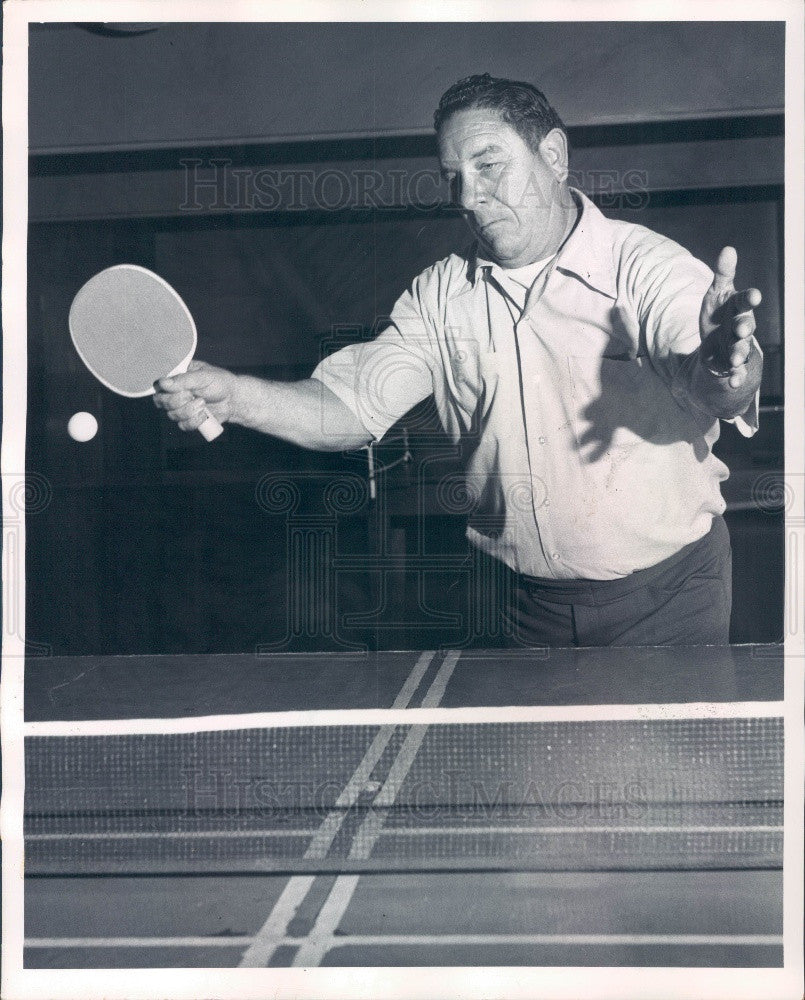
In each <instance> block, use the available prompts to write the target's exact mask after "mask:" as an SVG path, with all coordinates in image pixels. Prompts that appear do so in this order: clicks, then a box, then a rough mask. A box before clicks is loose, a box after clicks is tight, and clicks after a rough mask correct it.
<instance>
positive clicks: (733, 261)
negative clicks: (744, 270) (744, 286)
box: [712, 247, 738, 293]
mask: <svg viewBox="0 0 805 1000" xmlns="http://www.w3.org/2000/svg"><path fill="white" fill-rule="evenodd" d="M737 267H738V254H737V253H736V251H735V248H734V247H724V249H723V250H722V251H721V253H720V254H719V255H718V260H717V261H716V266H715V270H714V274H713V286H712V287H713V291H715V292H717V293H721V292H725V291H728V290H729V289H731V288H732V285H733V282H734V281H735V270H736V268H737Z"/></svg>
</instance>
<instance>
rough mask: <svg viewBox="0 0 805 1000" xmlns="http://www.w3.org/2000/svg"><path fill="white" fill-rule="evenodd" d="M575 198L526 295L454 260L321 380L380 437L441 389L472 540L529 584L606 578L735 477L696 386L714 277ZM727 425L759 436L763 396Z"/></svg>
mask: <svg viewBox="0 0 805 1000" xmlns="http://www.w3.org/2000/svg"><path fill="white" fill-rule="evenodd" d="M574 196H575V197H576V198H577V201H578V202H579V204H580V207H581V215H580V217H579V219H578V222H577V224H576V226H575V228H574V230H573V231H572V233H571V234H570V236H569V237H568V239H567V240H566V241H565V243H564V244H563V246H562V247H561V249H560V250H559V252H558V254H557V255H556V256H555V257H553V258H551V260H550V261H548V262H542V263H544V264H545V266H544V267H543V268H542V269H541V273H539V274H538V276H537V278H536V280H535V281H534V282H533V284H532V286H531V288H530V290H528V291H527V292H526V289H525V288H524V287H522V286H520V287H521V289H522V292H518V290H517V284H516V276H515V280H513V276H512V275H511V274H510V273H507V272H506V271H505V269H503V268H500V267H499V266H498V265H497V264H494V263H491V262H488V261H484V260H482V259H479V258H478V257H477V256H475V255H474V254H468V255H466V256H459V255H455V254H454V255H451V256H450V257H447V258H445V259H444V260H441V261H438V262H437V263H436V264H434V265H433V266H432V267H430V268H428V269H427V270H426V271H424V272H423V273H422V274H420V275H419V276H418V277H417V278H416V279H415V280H414V282H413V284H412V287H411V288H410V289H409V290H408V291H407V292H405V293H404V294H403V295H402V296H401V297H400V299H399V300H398V301H397V303H396V305H395V307H394V310H393V312H392V315H391V322H390V325H389V326H388V327H387V328H386V329H385V330H384V331H383V332H382V333H381V334H380V335H379V336H378V337H377V338H376V339H375V340H373V341H371V342H369V343H360V344H354V345H351V346H349V347H346V348H344V349H342V350H340V351H338V352H337V353H335V354H333V355H331V356H330V357H328V358H326V359H325V360H324V361H322V362H321V364H319V366H318V367H317V368H316V370H315V371H314V373H313V377H314V378H317V379H320V380H321V381H322V382H323V383H324V384H325V385H326V386H328V388H330V389H331V390H332V391H333V392H334V393H335V394H336V395H337V396H338V397H339V398H340V399H341V400H342V401H343V402H344V403H345V404H346V405H347V406H348V407H349V408H350V409H351V410H352V411H353V412H354V413H355V414H356V415H357V416H358V418H359V419H360V420H361V422H362V423H363V425H364V426H365V427H366V429H367V431H368V432H369V433H371V434H372V436H373V437H374V438H375V439H376V440H379V439H380V438H382V436H383V434H384V433H385V432H386V431H387V430H388V429H389V428H390V427H391V426H392V425H393V424H394V423H396V421H397V420H398V419H399V418H400V417H402V416H403V415H404V414H405V413H406V412H407V411H408V410H409V409H411V408H412V407H413V406H415V405H416V404H417V403H418V402H420V401H421V400H422V399H424V398H425V397H426V396H428V395H430V394H431V393H432V394H433V395H434V398H435V403H436V406H437V409H438V412H439V416H440V419H441V422H442V424H443V426H444V428H445V430H446V431H447V433H448V434H449V435H450V437H451V439H452V440H453V441H454V442H455V443H456V444H460V446H461V449H462V456H463V459H464V464H465V470H466V473H465V486H466V491H467V492H466V496H467V497H468V498H469V500H468V502H467V504H466V506H465V509H466V510H467V514H468V531H467V533H468V537H469V539H470V540H471V541H472V542H473V543H474V544H475V545H477V546H478V547H479V548H481V549H482V550H483V551H485V552H486V553H488V554H489V555H491V556H494V557H497V558H499V559H502V560H503V561H504V562H506V563H507V564H508V565H509V566H510V567H511V568H512V569H514V570H516V571H518V572H522V573H526V574H528V575H531V576H537V577H546V578H552V579H593V580H605V579H615V578H618V577H621V576H625V575H627V574H628V573H631V572H633V571H634V570H638V569H643V568H645V567H648V566H652V565H655V564H656V563H658V562H660V561H661V560H662V559H665V558H667V557H668V556H671V555H673V554H674V553H675V552H677V551H678V550H679V549H681V548H682V547H683V546H685V545H687V544H688V543H690V542H693V541H695V540H697V539H698V538H701V537H702V536H703V535H704V534H706V533H707V531H708V530H709V528H710V524H711V521H712V517H713V515H715V514H720V513H721V512H722V511H723V510H724V506H725V505H724V501H723V499H722V497H721V492H720V488H719V484H720V482H721V481H722V480H724V479H726V478H727V476H728V475H729V472H728V470H727V468H726V466H725V465H724V464H723V463H722V462H721V461H719V460H718V459H717V458H716V457H715V456H714V455H713V454H712V446H713V444H714V443H715V441H716V440H717V438H718V434H719V424H718V420H717V419H716V418H715V417H713V416H712V415H710V414H708V413H706V412H704V411H703V410H702V409H701V408H700V406H699V405H698V404H697V403H696V401H694V399H693V398H692V397H691V396H690V394H689V392H688V389H687V386H688V384H689V378H690V374H691V371H692V368H693V364H692V362H693V361H694V360H695V356H694V357H693V358H691V357H690V356H691V355H692V352H694V351H695V350H696V348H698V346H699V343H700V335H699V325H698V316H699V310H700V308H701V302H702V297H703V296H704V293H705V291H706V290H707V288H708V287H709V285H710V283H711V282H712V279H713V274H712V272H711V270H710V269H709V268H708V267H707V266H706V265H705V264H703V263H702V262H701V261H699V260H697V259H696V258H694V257H693V256H692V255H691V254H690V253H688V251H687V250H685V249H683V248H682V247H681V246H679V245H678V244H677V243H674V242H673V241H672V240H669V239H667V238H665V237H664V236H660V235H659V234H657V233H654V232H652V231H651V230H648V229H645V228H644V227H642V226H635V225H632V224H630V223H625V222H617V221H613V220H610V219H606V218H605V217H604V216H603V215H602V214H601V212H600V211H599V210H598V209H597V208H596V207H595V206H594V205H593V204H592V202H590V201H589V199H587V198H586V197H585V196H584V195H583V194H581V192H576V191H574ZM734 422H735V423H736V425H737V426H738V428H739V429H740V430H741V432H742V433H744V434H746V435H749V434H752V433H754V430H755V429H756V427H757V398H756V399H755V402H754V404H753V407H751V408H750V410H749V411H748V412H747V414H745V415H744V416H743V417H739V418H736V420H735V421H734ZM442 494H443V495H444V496H447V495H449V494H450V491H449V490H445V491H442ZM447 512H448V511H447V510H446V513H447Z"/></svg>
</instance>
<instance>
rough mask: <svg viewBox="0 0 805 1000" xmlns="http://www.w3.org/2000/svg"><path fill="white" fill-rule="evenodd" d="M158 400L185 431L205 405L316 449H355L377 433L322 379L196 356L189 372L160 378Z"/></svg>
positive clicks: (218, 414)
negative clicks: (267, 375)
mask: <svg viewBox="0 0 805 1000" xmlns="http://www.w3.org/2000/svg"><path fill="white" fill-rule="evenodd" d="M154 388H155V390H156V395H155V396H154V403H155V405H156V406H158V407H159V408H160V409H161V410H164V411H165V412H166V413H167V415H168V416H169V417H170V419H171V420H173V421H175V423H177V424H178V425H179V427H181V429H182V430H183V431H193V430H195V429H196V428H197V427H199V426H200V425H201V424H202V423H203V422H204V420H205V411H207V412H209V413H211V414H212V415H213V416H214V417H215V418H216V419H217V420H219V421H220V422H221V423H225V422H227V421H229V422H230V423H236V424H241V425H243V426H244V427H248V428H250V429H251V430H255V431H260V432H261V433H263V434H271V435H273V436H274V437H278V438H280V439H281V440H283V441H290V442H291V443H292V444H298V445H300V446H301V447H302V448H312V449H314V450H316V451H352V450H354V449H357V448H362V447H363V446H364V445H366V444H368V443H369V442H370V441H371V439H372V435H371V434H370V433H369V432H368V431H367V430H366V428H365V427H364V426H363V425H362V424H361V422H360V420H359V419H358V418H357V417H356V416H355V414H354V413H353V412H352V411H351V410H350V409H348V408H347V406H346V405H345V404H344V403H342V402H341V400H340V399H339V398H338V396H336V395H335V394H334V393H333V392H331V390H330V389H328V388H327V387H326V386H325V385H323V384H322V383H321V382H320V381H318V379H315V378H308V379H302V380H301V381H299V382H273V381H269V380H268V379H262V378H255V377H254V376H252V375H235V374H234V373H233V372H229V371H227V370H226V369H225V368H216V367H215V366H214V365H208V364H206V363H205V362H204V361H192V362H191V363H190V366H189V367H188V369H187V371H186V372H185V373H184V374H183V375H171V376H170V377H169V378H163V379H160V380H159V382H157V383H156V385H155V386H154Z"/></svg>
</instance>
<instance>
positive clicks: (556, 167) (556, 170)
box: [538, 128, 567, 183]
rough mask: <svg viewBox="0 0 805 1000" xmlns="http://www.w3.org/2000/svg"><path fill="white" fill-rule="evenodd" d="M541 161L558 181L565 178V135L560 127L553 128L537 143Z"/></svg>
mask: <svg viewBox="0 0 805 1000" xmlns="http://www.w3.org/2000/svg"><path fill="white" fill-rule="evenodd" d="M538 149H539V155H540V159H541V160H542V162H543V163H544V164H545V165H546V166H547V167H548V169H549V170H550V171H551V172H552V173H553V175H554V177H556V179H557V181H559V182H560V183H561V182H562V181H565V180H567V136H566V135H565V133H564V132H563V131H562V130H561V129H560V128H553V129H551V131H550V132H549V133H548V134H547V135H546V136H545V137H544V138H543V139H542V141H541V142H540V144H539V147H538Z"/></svg>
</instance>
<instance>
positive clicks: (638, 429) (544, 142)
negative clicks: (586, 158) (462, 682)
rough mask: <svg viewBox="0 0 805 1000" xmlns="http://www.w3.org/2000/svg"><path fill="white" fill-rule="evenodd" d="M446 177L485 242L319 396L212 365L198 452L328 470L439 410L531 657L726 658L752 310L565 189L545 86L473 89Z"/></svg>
mask: <svg viewBox="0 0 805 1000" xmlns="http://www.w3.org/2000/svg"><path fill="white" fill-rule="evenodd" d="M435 127H436V132H437V138H438V146H439V160H440V164H441V168H442V172H443V175H444V177H445V178H446V179H447V180H448V181H449V183H450V185H451V189H452V193H453V197H454V200H455V202H456V203H457V205H458V206H459V207H460V209H461V211H462V212H463V213H464V215H465V216H466V219H467V221H468V223H469V226H470V228H471V230H472V231H473V233H474V235H475V237H476V242H475V244H474V246H473V247H472V248H471V250H470V251H469V252H468V253H466V254H464V255H451V256H450V257H448V258H446V259H444V260H441V261H438V262H437V263H436V264H434V265H433V267H431V268H429V269H427V270H426V271H424V272H423V273H422V274H420V275H419V276H418V277H417V278H416V279H415V280H414V282H413V285H412V287H411V288H410V290H409V291H407V292H406V293H405V294H404V295H402V296H401V298H400V299H399V300H398V302H397V304H396V305H395V308H394V311H393V313H392V316H391V322H390V325H389V326H388V328H387V329H386V330H384V331H383V332H382V333H381V334H380V335H379V336H378V337H377V338H376V339H375V340H374V341H372V342H371V343H369V344H357V345H353V346H350V347H347V348H345V349H343V350H341V351H339V352H337V353H336V354H335V355H333V356H332V357H330V358H327V359H326V360H325V361H323V362H322V363H321V364H320V365H319V366H318V367H317V368H316V370H315V371H314V372H313V375H312V377H311V378H310V379H307V380H304V381H301V382H297V383H293V384H283V383H276V382H266V381H262V380H259V379H255V378H250V377H245V376H235V375H233V374H232V373H229V372H226V371H223V370H221V369H218V368H213V367H210V366H209V365H205V364H203V363H200V362H199V363H195V364H193V366H192V368H191V371H190V372H188V373H187V374H185V375H182V376H177V377H174V378H171V379H165V380H163V381H162V382H161V383H160V384H159V386H158V391H157V395H156V397H155V401H156V405H157V406H159V407H162V408H163V409H165V410H166V411H167V412H168V415H169V416H170V417H171V419H173V420H175V421H177V422H178V424H179V426H180V427H181V428H183V429H185V430H190V429H193V428H195V427H197V426H198V425H199V423H200V422H201V420H202V411H203V409H204V407H205V406H206V407H208V408H209V410H210V411H212V413H213V414H214V415H215V416H216V417H217V418H218V419H219V420H222V421H227V420H228V421H233V422H236V423H240V424H243V425H244V426H247V427H251V428H254V429H256V430H260V431H264V432H265V433H269V434H274V435H276V436H278V437H281V438H284V439H286V440H289V441H293V442H295V443H297V444H299V445H302V446H304V447H308V448H318V449H326V450H342V449H353V448H357V447H360V446H362V445H365V444H366V443H368V442H369V441H370V440H373V439H374V440H379V439H380V438H381V437H382V436H383V434H384V433H385V432H386V430H388V428H389V427H390V426H391V425H392V424H393V423H395V422H396V421H397V420H398V419H399V418H400V417H401V416H402V415H403V414H404V413H406V412H407V411H408V410H409V409H410V408H411V407H413V406H414V405H416V404H417V403H418V402H419V401H420V400H422V399H424V398H425V397H426V396H428V395H430V394H433V395H434V397H435V402H436V406H437V408H438V411H439V414H440V417H441V421H442V423H443V425H444V428H445V430H446V431H447V433H448V434H449V435H450V436H451V438H452V439H453V440H454V441H455V442H457V443H458V442H461V443H462V445H463V453H464V455H465V459H466V483H467V490H468V492H469V494H470V496H471V497H472V499H473V501H474V509H473V512H472V514H471V515H470V519H469V525H468V529H467V532H468V538H469V539H470V541H471V542H472V543H473V544H474V545H475V546H477V547H478V548H479V549H480V550H481V551H482V553H484V556H483V558H485V559H488V560H491V561H492V562H491V563H490V565H492V566H494V567H496V568H499V567H500V566H501V563H502V564H503V565H504V566H505V567H507V569H505V570H504V572H506V573H509V574H510V575H511V581H512V587H513V592H514V602H513V605H512V607H511V608H505V609H502V611H503V613H505V614H510V615H511V616H512V617H513V619H514V621H513V632H514V634H515V636H516V638H517V640H518V641H520V642H525V643H530V644H535V645H543V644H544V645H574V644H576V645H612V644H615V645H649V644H650V645H654V644H685V645H692V644H707V643H726V642H727V641H728V627H729V615H730V603H731V589H730V588H731V580H730V573H731V565H730V547H729V537H728V535H727V531H726V527H725V525H724V522H723V519H722V517H721V514H722V512H723V509H724V502H723V500H722V498H721V494H720V490H719V483H720V481H721V480H723V479H725V478H726V477H727V475H728V472H727V469H726V468H725V466H724V465H723V464H722V463H721V462H720V461H718V460H717V459H716V458H715V457H714V456H713V454H712V445H713V443H714V442H715V441H716V439H717V437H718V431H719V423H718V421H719V419H724V420H731V421H734V422H735V423H736V424H737V426H738V428H739V429H740V430H741V432H742V433H744V434H747V435H749V434H751V433H753V432H754V430H755V429H756V427H757V394H758V388H759V385H760V376H761V369H762V358H761V354H760V351H759V349H758V347H757V344H756V342H755V340H754V337H753V332H754V329H755V324H754V318H753V313H752V309H753V308H754V307H756V306H757V305H758V304H759V303H760V299H761V296H760V292H759V291H757V289H748V290H746V291H742V292H736V291H735V288H734V285H733V278H734V275H735V268H736V262H737V258H736V253H735V251H734V250H733V249H732V248H729V247H727V248H725V249H724V250H722V252H721V254H720V256H719V258H718V261H717V263H716V269H715V274H713V272H711V271H710V270H709V269H708V268H707V267H706V266H705V265H704V264H702V263H701V262H700V261H698V260H696V259H695V258H693V257H692V256H691V255H690V254H689V253H688V252H687V251H686V250H684V249H683V248H682V247H680V246H678V245H677V244H675V243H674V242H672V241H671V240H668V239H666V238H664V237H662V236H660V235H658V234H656V233H653V232H651V231H649V230H647V229H645V228H643V227H640V226H634V225H631V224H627V223H621V222H614V221H611V220H607V219H605V218H604V216H603V215H602V214H601V213H600V212H599V211H598V209H597V208H596V207H595V206H594V205H593V204H592V203H591V202H590V201H589V200H588V199H587V198H586V197H585V196H584V195H583V194H581V192H579V191H576V190H574V189H572V188H570V187H569V185H568V150H567V138H566V134H565V129H564V126H563V124H562V122H561V120H560V119H559V117H558V115H557V114H556V112H555V111H554V110H553V108H552V107H551V106H550V105H549V104H548V102H547V101H546V100H545V98H544V96H543V95H542V94H541V93H540V91H538V90H537V89H536V88H535V87H533V86H531V85H530V84H527V83H518V82H513V81H509V80H501V79H494V78H492V77H490V76H489V75H488V74H485V75H483V76H473V77H469V78H468V79H466V80H462V81H460V82H459V83H457V84H455V85H454V86H453V87H451V88H450V89H449V90H448V91H447V92H446V93H445V94H444V96H443V97H442V99H441V102H440V104H439V108H438V110H437V112H436V115H435Z"/></svg>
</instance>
